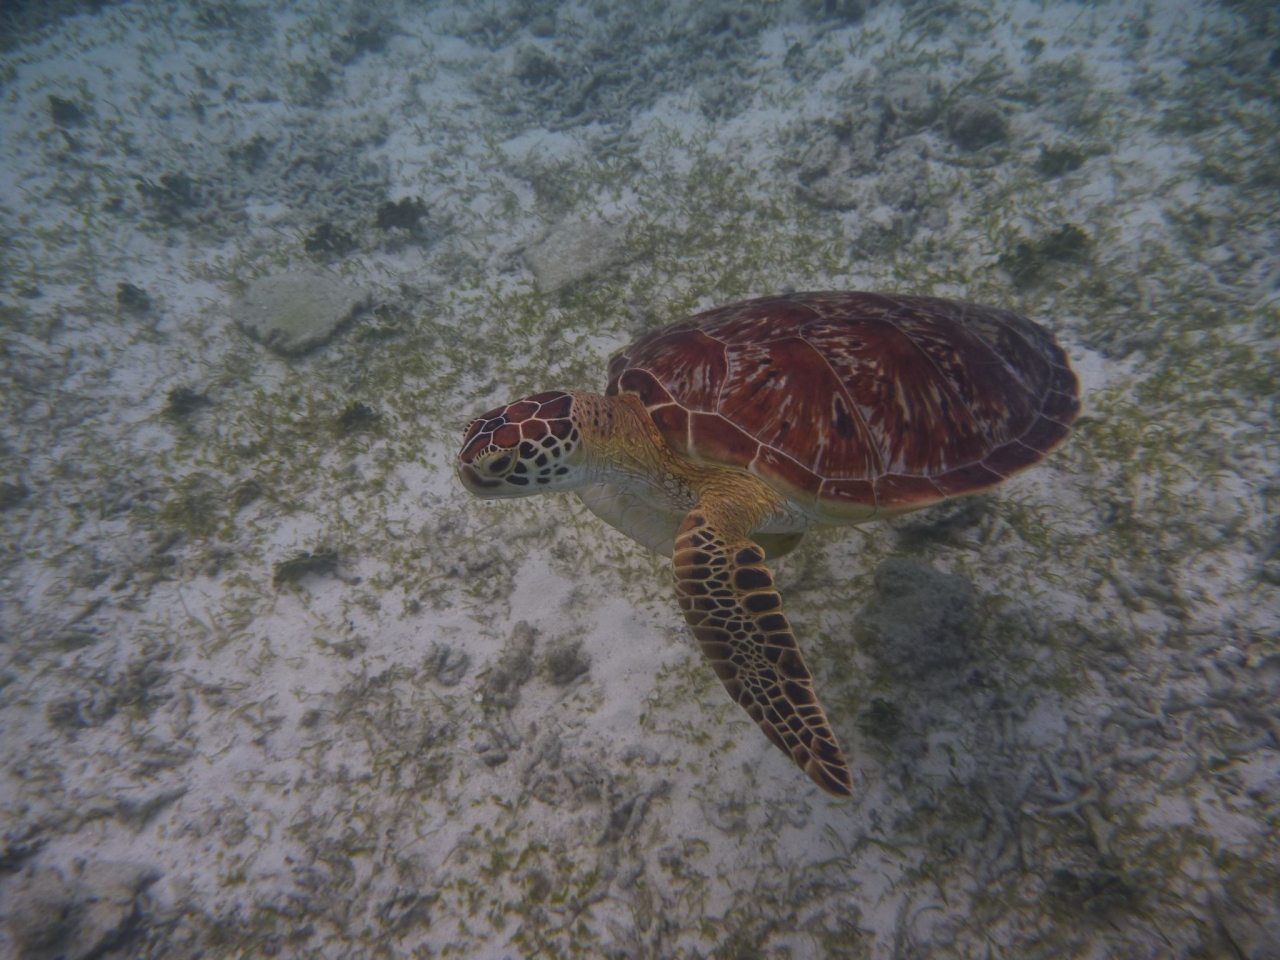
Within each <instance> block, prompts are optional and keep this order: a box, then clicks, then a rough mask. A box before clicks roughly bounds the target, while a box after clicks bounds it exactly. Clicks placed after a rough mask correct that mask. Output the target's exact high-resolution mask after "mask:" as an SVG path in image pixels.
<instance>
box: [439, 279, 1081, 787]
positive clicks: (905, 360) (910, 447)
mask: <svg viewBox="0 0 1280 960" xmlns="http://www.w3.org/2000/svg"><path fill="white" fill-rule="evenodd" d="M1078 411H1079V400H1078V384H1077V381H1076V377H1075V374H1074V373H1073V372H1072V371H1071V367H1070V366H1069V364H1068V362H1067V358H1066V356H1065V355H1064V354H1063V351H1062V349H1061V348H1060V347H1059V346H1058V345H1057V344H1056V343H1055V342H1054V339H1053V336H1052V335H1051V334H1050V333H1048V332H1047V331H1046V330H1045V329H1044V328H1042V327H1040V326H1037V325H1036V324H1034V323H1032V322H1031V321H1030V320H1027V319H1025V318H1023V317H1020V316H1018V315H1017V314H1014V313H1010V312H1009V311H1007V310H1001V309H996V308H992V307H983V306H977V305H975V304H971V303H962V302H958V301H952V300H942V299H937V298H933V297H910V296H896V295H893V296H890V295H885V294H877V293H854V292H830V293H795V294H788V295H786V296H776V297H766V298H764V299H759V300H748V301H746V302H743V303H737V304H733V305H730V306H726V307H720V308H718V309H714V310H708V311H706V312H704V313H699V314H697V315H696V316H692V317H689V318H687V319H685V320H680V321H678V322H676V323H673V324H671V325H669V326H666V327H663V328H661V329H659V330H655V331H653V332H652V333H649V334H647V335H645V336H643V337H641V338H640V339H639V340H637V341H636V342H635V343H633V344H631V346H629V347H626V348H625V349H623V350H622V351H621V352H620V353H618V354H617V355H615V356H614V357H613V358H612V360H611V361H610V363H609V385H608V388H607V389H606V391H605V393H604V395H603V396H602V395H600V394H595V393H572V392H565V391H560V390H552V391H549V392H547V393H539V394H536V395H534V396H531V397H526V398H525V399H523V400H517V401H516V402H514V403H510V404H507V405H506V406H503V407H498V408H497V409H495V410H490V411H489V412H488V413H486V414H484V415H483V416H481V417H479V418H478V419H476V420H474V421H472V423H471V425H470V426H469V427H468V428H467V432H466V437H465V439H464V440H463V444H462V451H461V453H460V454H459V456H458V468H457V469H458V476H459V478H460V479H461V481H462V483H463V485H464V486H465V487H466V488H467V489H468V490H469V491H471V492H472V493H473V494H475V495H476V496H478V497H483V498H485V499H496V498H502V497H522V496H526V495H529V494H534V493H542V492H544V491H551V490H576V491H577V492H578V495H579V496H580V497H581V498H582V501H583V503H585V504H586V506H587V507H588V508H589V509H590V510H591V511H592V512H593V513H595V514H596V515H597V516H599V517H600V518H601V519H602V520H604V521H605V522H606V523H609V524H611V525H613V526H614V527H616V528H617V529H618V530H620V531H621V532H622V533H624V534H626V535H627V536H629V537H631V538H632V539H633V540H636V541H637V542H639V543H641V544H643V545H644V546H646V547H649V548H650V549H652V550H655V551H657V552H658V553H661V554H664V555H666V556H669V557H671V558H672V560H673V566H674V572H675V584H676V592H677V594H678V596H679V602H680V609H681V610H682V611H683V612H684V616H685V619H686V620H687V621H688V623H689V626H690V628H691V629H692V631H693V635H694V637H696V638H697V641H698V643H699V645H700V646H701V649H702V653H703V655H704V656H705V657H706V658H707V660H708V661H709V662H710V664H711V667H712V669H713V670H715V672H716V675H717V676H719V677H720V680H721V681H722V682H723V683H724V686H725V688H726V689H727V690H728V691H729V695H730V696H732V697H733V699H734V700H736V701H737V702H738V703H739V704H740V705H741V706H742V707H743V708H744V709H745V710H746V711H747V713H748V714H750V716H751V719H753V720H754V721H755V722H756V723H757V724H758V725H759V726H760V728H761V729H762V730H763V731H764V733H765V735H766V736H768V738H769V739H770V740H771V741H773V743H774V744H775V745H776V746H778V747H779V748H780V749H781V750H782V751H783V752H784V753H786V754H787V755H788V756H789V757H791V758H792V760H794V761H795V763H796V764H797V765H799V767H800V768H801V769H802V770H804V771H805V772H806V773H807V774H808V775H809V776H810V777H811V778H812V779H813V780H814V781H815V782H816V783H817V784H818V785H819V786H820V787H822V788H823V789H824V790H826V791H828V792H829V793H832V794H835V795H837V796H842V797H847V796H850V795H851V793H852V778H851V777H850V775H849V768H848V765H847V763H846V762H845V758H844V755H843V754H842V753H841V751H840V746H839V744H838V743H837V742H836V737H835V734H834V733H832V731H831V727H830V725H829V724H828V723H827V718H826V716H825V714H824V713H823V710H822V706H821V705H820V704H819V703H818V700H817V698H816V697H815V695H814V692H813V682H812V678H811V677H810V674H809V671H808V669H807V668H806V667H805V665H804V661H803V660H802V659H801V657H800V652H799V650H798V649H797V647H796V641H795V636H794V635H793V634H792V631H791V627H790V625H789V624H788V622H787V618H786V617H785V616H784V615H783V613H782V599H781V597H780V596H779V595H778V592H777V590H776V589H775V587H774V581H773V575H772V574H771V573H770V572H769V569H768V568H767V567H766V566H765V560H766V559H767V558H773V557H777V556H781V555H782V554H785V553H787V552H788V551H790V550H792V549H794V548H795V546H796V544H797V543H798V542H799V541H800V538H801V537H802V536H803V535H804V532H805V531H806V530H812V529H815V528H818V527H828V526H835V525H843V524H855V523H861V522H863V521H866V520H872V519H879V518H882V517H891V516H896V515H898V514H902V513H906V512H908V511H911V510H918V509H920V508H921V507H925V506H928V505H929V504H932V503H937V502H938V501H940V500H944V499H947V498H949V497H958V496H963V495H965V494H971V493H977V492H978V491H980V490H986V489H988V488H990V487H993V486H995V485H996V484H998V483H1000V482H1001V481H1002V480H1004V479H1005V478H1006V477H1008V476H1010V475H1011V474H1014V473H1017V472H1018V471H1020V470H1023V469H1025V468H1027V467H1029V466H1031V465H1032V464H1034V463H1036V462H1037V461H1039V460H1041V459H1042V458H1043V457H1044V456H1045V454H1047V453H1048V452H1049V451H1050V450H1052V449H1053V448H1054V447H1055V446H1057V444H1058V443H1060V442H1061V441H1062V439H1063V438H1064V437H1066V435H1067V433H1068V431H1069V429H1070V425H1071V422H1072V421H1073V420H1074V419H1075V416H1076V413H1077V412H1078Z"/></svg>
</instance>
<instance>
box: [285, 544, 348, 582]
mask: <svg viewBox="0 0 1280 960" xmlns="http://www.w3.org/2000/svg"><path fill="white" fill-rule="evenodd" d="M307 576H320V577H336V576H338V554H337V552H336V551H333V550H317V551H316V552H315V553H312V552H310V551H309V550H302V551H299V552H298V553H296V554H294V555H293V556H292V557H290V558H289V559H288V560H281V561H279V562H278V563H276V564H274V565H273V567H272V570H271V586H272V587H274V588H275V589H276V590H279V589H280V588H281V587H283V586H285V585H286V584H289V585H292V584H298V583H301V582H302V579H303V578H304V577H307Z"/></svg>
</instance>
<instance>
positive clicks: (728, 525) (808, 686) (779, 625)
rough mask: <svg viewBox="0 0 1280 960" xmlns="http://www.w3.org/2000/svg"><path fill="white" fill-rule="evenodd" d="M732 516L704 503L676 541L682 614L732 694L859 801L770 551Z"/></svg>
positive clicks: (816, 776)
mask: <svg viewBox="0 0 1280 960" xmlns="http://www.w3.org/2000/svg"><path fill="white" fill-rule="evenodd" d="M739 526H741V524H740V523H735V522H734V517H733V512H732V510H731V509H730V510H721V509H717V504H716V503H714V502H707V501H705V500H704V501H702V502H699V503H698V505H697V506H695V507H694V508H693V510H692V511H690V513H689V515H688V516H687V517H686V518H685V521H684V523H683V524H681V526H680V531H679V533H678V534H677V535H676V542H675V550H674V551H673V553H672V560H673V563H674V567H675V578H676V590H677V592H678V593H679V596H680V609H681V610H683V611H684V618H685V620H687V621H688V623H689V626H690V628H691V629H692V630H693V635H694V637H696V638H697V640H698V644H699V646H701V648H702V654H703V656H705V657H706V658H707V661H708V662H709V663H710V664H711V668H712V669H713V670H715V672H716V676H718V677H719V678H720V681H721V682H722V683H723V684H724V686H725V689H726V690H728V691H729V695H730V696H731V697H733V699H734V700H736V701H737V702H738V703H739V704H740V705H741V706H742V708H743V709H744V710H746V711H747V713H748V714H749V715H750V716H751V719H752V720H754V721H755V722H756V723H757V724H759V726H760V729H761V730H763V731H764V733H765V736H767V737H768V738H769V739H770V740H772V741H773V742H774V744H776V745H777V747H778V748H779V749H780V750H782V751H783V752H784V753H786V754H787V755H788V756H789V757H791V759H792V760H794V761H795V762H796V765H797V766H799V767H800V769H801V770H803V771H804V772H805V773H807V774H808V775H809V777H810V778H811V779H812V780H813V781H814V783H816V784H817V785H818V786H820V787H822V789H824V790H826V791H827V792H828V793H831V794H834V795H836V796H837V797H849V796H852V795H853V778H852V777H851V776H850V775H849V766H848V764H847V763H846V762H845V759H844V754H842V753H841V752H840V745H839V744H838V743H837V742H836V737H835V734H834V733H832V731H831V726H830V725H829V724H828V723H827V717H826V715H825V714H824V713H823V712H822V706H821V704H819V703H818V698H817V697H816V696H815V695H814V692H813V678H812V677H811V676H810V675H809V670H808V668H807V667H806V666H805V665H804V661H803V660H802V659H801V658H800V651H799V649H798V648H797V647H796V638H795V635H794V634H793V633H792V632H791V625H790V624H789V623H788V622H787V618H786V617H785V616H783V613H782V598H781V597H780V596H779V595H778V591H777V590H775V589H774V586H773V574H771V573H770V572H769V570H768V568H767V567H766V566H765V565H764V551H763V550H762V549H761V548H760V546H759V545H758V544H756V543H755V542H753V541H752V540H750V539H748V538H747V537H746V536H745V531H742V532H741V533H739V531H738V530H737V529H736V528H737V527H739Z"/></svg>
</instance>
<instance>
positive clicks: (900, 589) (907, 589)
mask: <svg viewBox="0 0 1280 960" xmlns="http://www.w3.org/2000/svg"><path fill="white" fill-rule="evenodd" d="M977 614H978V594H977V591H976V590H975V589H974V587H973V584H972V583H970V582H969V581H968V580H966V579H964V578H963V577H958V576H954V575H952V574H949V573H942V572H941V571H939V570H936V569H934V568H933V567H932V566H930V565H929V564H927V563H924V562H922V561H920V560H912V559H906V558H898V557H894V558H891V559H889V560H886V561H885V562H884V563H882V564H880V566H879V567H878V568H877V569H876V573H875V596H874V597H873V598H872V599H871V601H870V602H869V603H868V604H867V605H866V607H865V608H864V609H863V611H862V613H861V615H860V616H859V618H858V622H857V625H856V627H855V631H856V635H857V637H858V640H859V641H860V642H862V643H863V644H865V645H866V646H867V648H868V649H869V651H870V652H872V653H874V654H875V656H876V657H877V659H879V660H880V662H881V663H882V664H884V665H885V666H886V667H887V668H889V669H890V670H892V671H893V672H894V673H896V674H899V675H900V676H903V677H907V678H911V677H920V676H924V675H925V674H928V673H931V672H933V671H935V670H954V669H956V668H957V667H960V666H962V665H963V664H964V663H965V661H966V660H967V659H968V657H969V642H970V640H972V638H973V635H974V631H975V629H976V626H977Z"/></svg>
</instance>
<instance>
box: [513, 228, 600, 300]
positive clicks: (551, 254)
mask: <svg viewBox="0 0 1280 960" xmlns="http://www.w3.org/2000/svg"><path fill="white" fill-rule="evenodd" d="M624 238H625V231H624V230H623V228H622V227H620V226H617V225H616V224H612V223H608V222H606V221H604V220H581V219H577V218H571V219H568V220H563V221H561V222H560V223H558V224H556V225H555V226H554V227H552V228H551V229H550V230H548V231H547V232H546V233H544V234H542V235H541V236H540V237H539V238H538V239H537V240H535V241H533V242H532V243H530V244H529V246H528V247H526V248H525V251H524V262H525V263H526V264H528V267H529V269H530V270H531V271H532V272H533V275H534V276H535V277H536V278H537V280H538V285H539V286H540V287H542V289H543V290H545V291H547V292H548V293H551V292H554V291H556V290H561V289H564V288H566V287H570V286H572V285H573V284H575V283H578V282H579V281H581V280H585V279H586V278H587V277H590V276H593V275H595V274H597V273H601V272H603V271H605V270H607V269H608V268H609V267H612V266H614V265H615V264H616V263H617V262H618V260H619V258H620V257H621V254H622V243H623V240H624Z"/></svg>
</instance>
